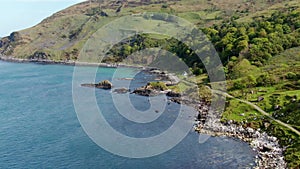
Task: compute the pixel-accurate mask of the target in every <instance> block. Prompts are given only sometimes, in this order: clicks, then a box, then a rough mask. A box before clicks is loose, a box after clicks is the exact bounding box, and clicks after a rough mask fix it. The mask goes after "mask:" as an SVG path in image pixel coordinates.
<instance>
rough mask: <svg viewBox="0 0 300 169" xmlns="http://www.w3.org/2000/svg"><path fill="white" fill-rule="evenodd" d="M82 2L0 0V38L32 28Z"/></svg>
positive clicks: (64, 0) (70, 0) (72, 0)
mask: <svg viewBox="0 0 300 169" xmlns="http://www.w3.org/2000/svg"><path fill="white" fill-rule="evenodd" d="M82 1H84V0H0V37H4V36H8V35H9V34H10V33H11V32H13V31H18V30H22V29H25V28H29V27H32V26H34V25H36V24H38V23H39V22H41V21H42V20H43V19H45V18H46V17H48V16H51V15H52V14H53V13H55V12H58V11H60V10H62V9H65V8H67V7H69V6H71V5H74V4H76V3H79V2H82Z"/></svg>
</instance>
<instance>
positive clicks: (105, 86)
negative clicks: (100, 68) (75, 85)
mask: <svg viewBox="0 0 300 169" xmlns="http://www.w3.org/2000/svg"><path fill="white" fill-rule="evenodd" d="M81 86H84V87H95V88H98V89H111V88H112V86H113V85H112V83H111V82H110V81H108V80H103V81H102V82H99V83H97V84H91V83H90V84H82V85H81Z"/></svg>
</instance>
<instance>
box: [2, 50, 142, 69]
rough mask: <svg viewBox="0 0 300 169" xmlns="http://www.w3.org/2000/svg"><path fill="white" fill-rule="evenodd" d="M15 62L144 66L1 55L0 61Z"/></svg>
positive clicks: (112, 66)
mask: <svg viewBox="0 0 300 169" xmlns="http://www.w3.org/2000/svg"><path fill="white" fill-rule="evenodd" d="M1 60H2V61H5V62H13V63H36V64H45V65H69V66H92V67H106V68H117V67H128V68H141V69H144V67H143V66H133V65H126V64H114V63H112V64H109V63H92V62H80V61H73V60H66V61H54V60H48V59H21V58H15V57H12V56H4V55H1V54H0V61H1Z"/></svg>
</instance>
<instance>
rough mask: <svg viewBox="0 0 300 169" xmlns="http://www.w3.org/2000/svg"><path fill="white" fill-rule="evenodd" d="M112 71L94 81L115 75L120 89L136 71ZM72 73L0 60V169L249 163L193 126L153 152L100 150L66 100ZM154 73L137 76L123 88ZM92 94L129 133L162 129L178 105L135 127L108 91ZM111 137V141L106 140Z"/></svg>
mask: <svg viewBox="0 0 300 169" xmlns="http://www.w3.org/2000/svg"><path fill="white" fill-rule="evenodd" d="M82 69H87V70H88V69H90V68H88V67H86V68H82ZM115 70H116V69H114V68H99V70H98V72H97V76H96V81H101V80H105V79H109V80H115V81H117V82H118V83H117V84H116V85H115V87H122V86H123V85H124V84H125V83H127V82H126V80H125V79H122V78H127V77H132V76H133V75H135V74H136V73H137V70H135V69H129V68H121V69H119V70H121V71H119V74H118V75H117V76H115V77H113V74H114V72H115ZM73 71H74V67H72V66H62V65H39V64H27V63H26V64H19V63H7V62H1V61H0V168H1V169H2V168H30V169H31V168H72V169H76V168H97V169H100V168H101V169H105V168H111V169H119V168H120V169H123V168H124V169H127V168H128V169H139V168H142V169H148V168H149V169H150V168H151V169H160V168H168V169H181V168H184V169H193V168H200V169H214V168H217V169H219V168H220V169H222V168H224V169H228V168H251V166H252V165H254V156H255V154H254V152H253V151H252V150H251V148H250V146H249V145H248V144H247V143H244V142H241V141H239V140H236V139H231V138H226V137H209V138H208V140H207V141H206V142H204V143H199V134H197V133H195V132H194V131H193V130H191V131H190V132H189V133H188V135H187V136H186V137H185V138H184V139H183V140H182V141H181V142H180V143H179V144H178V145H177V146H175V147H174V148H172V149H171V150H169V151H167V152H165V153H163V154H160V155H157V156H153V157H148V158H127V157H121V156H118V155H115V154H112V153H110V152H108V151H106V150H104V149H103V148H101V147H100V146H98V145H97V144H96V143H95V142H93V140H92V139H91V138H90V137H89V136H88V135H87V134H86V133H85V131H84V130H83V127H82V126H81V124H80V122H79V120H78V118H77V114H76V111H75V107H74V104H73V98H72V76H73ZM154 78H155V77H153V76H152V75H148V74H144V73H138V74H137V75H135V76H134V80H132V81H131V83H130V89H134V88H136V87H140V86H142V85H145V84H146V83H147V81H149V80H153V79H154ZM87 83H88V82H87ZM123 83H124V84H123ZM82 90H93V89H91V88H84V89H82ZM95 96H96V100H97V103H98V104H99V107H101V110H102V113H103V116H104V117H105V118H106V120H107V122H108V123H109V124H110V125H111V126H112V127H113V128H114V129H115V130H116V131H118V132H120V133H122V134H124V135H127V136H130V137H135V138H147V137H151V136H155V135H157V134H159V133H162V132H163V131H165V130H167V129H168V128H169V127H170V126H171V125H172V123H173V122H174V121H175V119H176V118H177V116H178V111H179V107H180V106H179V105H178V104H175V103H169V104H167V105H166V108H165V110H166V111H165V112H163V113H162V115H161V117H159V118H158V119H156V120H155V121H153V122H151V123H145V124H141V123H134V122H132V121H129V120H127V119H126V118H124V117H123V116H121V115H120V114H119V113H118V110H117V108H115V107H114V103H113V99H112V97H111V91H109V90H100V89H99V90H95ZM130 100H131V102H132V105H133V106H134V107H135V108H136V109H137V110H141V111H145V110H147V109H149V107H150V104H149V98H147V97H141V96H136V95H130ZM87 106H88V105H87ZM119 106H126V104H124V105H122V104H120V105H119ZM119 108H120V107H119ZM121 108H122V107H121ZM124 109H125V107H124ZM153 113H155V112H153ZM191 118H192V119H193V118H194V117H191ZM118 142H119V140H111V144H112V145H113V144H115V145H118ZM128 151H130V150H128Z"/></svg>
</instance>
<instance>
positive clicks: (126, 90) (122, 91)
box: [114, 88, 130, 94]
mask: <svg viewBox="0 0 300 169" xmlns="http://www.w3.org/2000/svg"><path fill="white" fill-rule="evenodd" d="M127 92H130V89H126V88H119V89H115V90H114V93H119V94H125V93H127Z"/></svg>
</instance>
